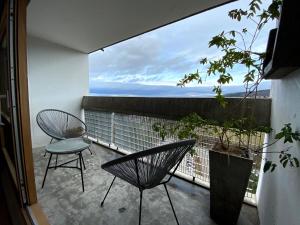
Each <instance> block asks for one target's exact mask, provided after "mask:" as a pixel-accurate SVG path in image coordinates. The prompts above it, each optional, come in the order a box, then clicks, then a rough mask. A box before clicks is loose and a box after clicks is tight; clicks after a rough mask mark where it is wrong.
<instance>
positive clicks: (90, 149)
mask: <svg viewBox="0 0 300 225" xmlns="http://www.w3.org/2000/svg"><path fill="white" fill-rule="evenodd" d="M88 150H89V151H90V153H91V155H93V152H92V150H91V148H90V147H88Z"/></svg>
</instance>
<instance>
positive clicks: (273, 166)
mask: <svg viewBox="0 0 300 225" xmlns="http://www.w3.org/2000/svg"><path fill="white" fill-rule="evenodd" d="M276 166H277V165H276V164H274V163H273V164H272V168H271V172H273V171H274V170H275V168H276Z"/></svg>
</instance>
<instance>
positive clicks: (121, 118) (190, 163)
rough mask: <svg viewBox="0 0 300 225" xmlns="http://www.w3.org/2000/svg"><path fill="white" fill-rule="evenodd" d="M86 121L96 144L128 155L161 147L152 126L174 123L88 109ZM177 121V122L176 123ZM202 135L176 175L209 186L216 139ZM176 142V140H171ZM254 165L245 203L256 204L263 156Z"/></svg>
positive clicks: (259, 140) (258, 139) (257, 139)
mask: <svg viewBox="0 0 300 225" xmlns="http://www.w3.org/2000/svg"><path fill="white" fill-rule="evenodd" d="M85 122H86V124H87V127H88V136H89V137H90V138H91V139H92V140H93V141H95V142H98V143H100V144H102V145H107V146H109V147H110V148H112V149H115V150H118V151H120V152H122V153H125V154H129V153H132V152H137V151H141V150H144V149H148V148H151V147H154V146H157V145H160V144H161V140H160V137H159V136H158V134H157V133H156V132H154V131H153V129H152V126H153V124H154V123H157V122H168V123H172V121H171V120H166V119H161V118H155V117H148V116H139V115H128V114H123V113H114V112H104V111H96V110H85ZM173 122H174V121H173ZM199 132H200V137H201V140H200V143H198V144H197V146H196V148H195V153H194V154H193V155H191V154H189V153H188V154H187V155H186V156H185V157H184V159H183V161H182V163H181V164H180V166H179V167H178V170H177V175H178V176H181V177H183V178H185V179H187V180H190V181H192V182H195V183H197V184H200V185H202V186H206V187H209V154H208V153H209V152H208V151H209V149H211V147H212V145H213V143H214V142H215V140H216V137H213V136H209V135H207V132H204V131H201V130H199ZM263 138H264V134H263V133H261V134H259V135H257V136H252V137H251V140H250V143H251V144H252V145H253V146H261V145H262V144H263ZM168 139H171V140H173V141H175V140H176V139H177V138H176V137H168ZM253 161H254V164H253V169H252V173H251V177H250V180H249V183H248V187H247V192H246V195H245V201H246V202H248V203H251V204H256V195H255V193H256V187H257V182H258V176H259V169H260V157H258V156H254V160H253Z"/></svg>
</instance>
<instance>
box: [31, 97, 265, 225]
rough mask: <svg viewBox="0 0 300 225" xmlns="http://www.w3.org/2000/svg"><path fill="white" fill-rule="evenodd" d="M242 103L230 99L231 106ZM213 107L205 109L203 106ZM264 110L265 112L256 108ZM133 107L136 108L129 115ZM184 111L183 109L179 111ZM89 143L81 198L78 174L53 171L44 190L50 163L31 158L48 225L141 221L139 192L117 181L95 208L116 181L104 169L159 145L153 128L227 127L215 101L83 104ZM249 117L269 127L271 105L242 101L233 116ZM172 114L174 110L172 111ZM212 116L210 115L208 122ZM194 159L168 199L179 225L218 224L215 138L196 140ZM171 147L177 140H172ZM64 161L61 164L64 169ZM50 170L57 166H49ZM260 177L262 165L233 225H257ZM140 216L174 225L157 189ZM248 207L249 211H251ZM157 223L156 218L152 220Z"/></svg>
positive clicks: (254, 140) (93, 100) (88, 100)
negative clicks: (203, 120)
mask: <svg viewBox="0 0 300 225" xmlns="http://www.w3.org/2000/svg"><path fill="white" fill-rule="evenodd" d="M236 101H239V99H234V98H233V99H231V100H230V102H231V104H234V102H236ZM208 104H209V105H210V107H205V106H207V105H208ZM262 105H264V106H265V107H264V110H263V111H262V110H261V106H262ZM133 106H134V107H133ZM179 106H181V107H179ZM82 107H83V109H84V120H85V122H86V124H87V127H88V138H89V139H90V140H92V141H93V142H94V144H93V146H92V151H93V152H94V154H93V155H91V154H90V153H89V152H88V151H85V153H84V159H85V164H86V168H87V169H86V170H85V171H84V180H85V190H86V191H85V192H82V191H81V182H80V173H78V171H76V170H75V171H72V170H62V169H56V170H50V171H49V174H48V177H47V180H46V184H45V187H44V189H41V188H40V187H41V184H42V179H43V175H44V172H45V168H46V164H47V158H48V157H46V158H45V157H44V150H43V148H35V149H34V150H33V153H34V154H33V155H34V161H35V174H36V185H37V192H38V199H39V202H40V203H41V205H42V207H43V209H44V210H45V212H46V214H47V215H48V218H49V221H50V223H51V224H54V225H55V224H82V223H84V224H120V221H122V224H135V223H137V221H138V206H139V203H138V201H139V196H138V195H139V192H138V190H137V189H136V188H134V187H133V186H130V185H128V184H127V183H125V182H123V181H122V180H118V181H117V183H116V185H115V186H113V188H112V190H111V192H110V194H109V196H108V199H107V202H106V204H105V206H104V208H101V207H100V202H101V200H102V198H103V197H104V194H105V192H106V190H107V188H108V187H109V185H110V182H111V181H112V179H113V177H112V176H111V175H110V174H108V173H107V172H105V171H104V170H102V169H101V164H103V163H104V162H107V161H109V160H112V159H114V158H117V157H119V156H121V155H124V154H130V153H132V152H137V151H141V150H144V149H147V148H151V147H154V146H157V145H160V144H161V141H160V138H159V136H158V134H157V133H155V132H154V131H153V130H152V125H153V124H154V123H155V122H168V123H172V122H174V121H175V120H177V119H178V118H180V117H182V116H183V115H187V114H189V113H190V112H197V113H199V114H206V115H210V116H212V117H214V118H218V119H219V120H223V119H225V118H224V116H222V115H224V114H222V112H221V109H220V108H218V107H217V103H216V102H215V99H213V98H209V99H205V98H203V99H201V98H200V99H199V98H198V99H180V98H179V99H178V98H124V97H84V98H83V101H82ZM249 107H251V110H252V111H251V112H252V113H253V115H254V116H256V118H259V119H258V121H259V123H261V124H266V123H268V118H269V107H270V99H258V100H255V101H252V100H251V99H248V100H246V101H245V102H244V103H243V104H242V106H241V108H239V109H237V110H235V111H234V112H232V114H231V116H233V117H234V116H238V115H243V114H245V113H247V112H248V111H247V110H246V109H249ZM175 109H177V110H175ZM212 112H213V114H212ZM201 137H202V139H201V142H200V144H198V145H197V147H196V154H195V155H193V156H192V155H190V154H187V155H186V156H185V158H184V159H183V161H182V163H181V164H180V166H179V167H178V170H177V172H176V174H175V175H176V178H174V179H173V180H172V182H171V183H170V184H169V186H170V188H169V189H170V195H171V198H172V199H173V202H174V207H175V210H176V212H177V214H178V218H179V221H180V222H181V224H215V223H214V222H213V221H212V220H211V219H210V215H209V158H208V151H209V149H210V148H211V146H212V144H213V142H214V141H215V139H216V137H213V136H209V135H208V134H206V133H205V132H204V131H202V133H201ZM168 139H169V140H171V141H176V139H177V138H176V137H173V136H169V137H168ZM263 141H264V134H263V133H261V134H259V135H257V136H253V137H251V144H252V145H254V146H260V145H262V143H263ZM65 160H66V157H62V156H61V157H59V161H65ZM53 163H54V160H53ZM259 173H260V158H259V157H256V158H255V160H254V166H253V170H252V175H251V179H250V181H249V184H248V188H247V192H246V196H245V199H244V201H245V203H248V204H244V205H243V207H242V211H241V214H240V217H239V221H238V224H259V220H258V215H257V209H256V207H255V205H256V187H257V182H258V179H259ZM144 203H145V204H144V205H143V211H142V215H143V216H142V221H143V224H175V223H176V222H175V219H174V221H173V217H172V216H173V215H172V210H171V207H170V205H169V202H168V199H167V196H165V194H164V190H162V189H161V187H158V188H155V189H153V190H152V189H151V190H148V191H147V192H146V193H145V200H144ZM249 204H250V205H249ZM154 215H155V217H154Z"/></svg>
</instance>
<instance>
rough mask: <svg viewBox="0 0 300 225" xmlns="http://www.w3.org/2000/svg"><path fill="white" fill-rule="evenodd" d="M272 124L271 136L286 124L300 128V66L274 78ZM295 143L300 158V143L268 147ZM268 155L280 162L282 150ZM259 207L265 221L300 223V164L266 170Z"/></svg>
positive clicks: (271, 224)
mask: <svg viewBox="0 0 300 225" xmlns="http://www.w3.org/2000/svg"><path fill="white" fill-rule="evenodd" d="M271 97H272V107H271V126H272V128H273V129H274V132H273V134H272V135H271V136H270V137H269V138H270V141H273V140H274V139H273V138H274V134H275V133H278V132H279V131H280V129H281V128H282V126H283V125H284V124H286V123H291V124H292V127H293V129H296V130H298V131H300V70H297V71H295V72H293V73H291V74H289V75H288V76H287V77H285V78H283V79H281V80H273V81H272V88H271ZM287 146H292V148H291V150H290V152H291V153H292V154H293V155H294V156H296V157H297V158H298V159H299V160H300V143H299V142H298V143H295V144H293V145H291V144H289V145H287V144H285V145H284V144H283V142H280V143H277V144H276V145H274V146H272V147H269V148H268V151H280V150H282V149H284V148H286V147H287ZM266 157H267V158H268V159H271V160H274V161H277V162H278V154H272V155H271V154H267V156H266ZM259 186H260V190H259V193H258V210H259V217H260V222H261V225H275V224H276V225H286V224H289V225H299V224H300V213H299V212H300V211H299V210H300V194H299V193H300V168H290V167H287V168H285V169H283V168H282V166H281V165H278V167H277V168H276V170H275V172H273V173H266V174H263V175H262V177H261V180H260V183H259Z"/></svg>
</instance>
